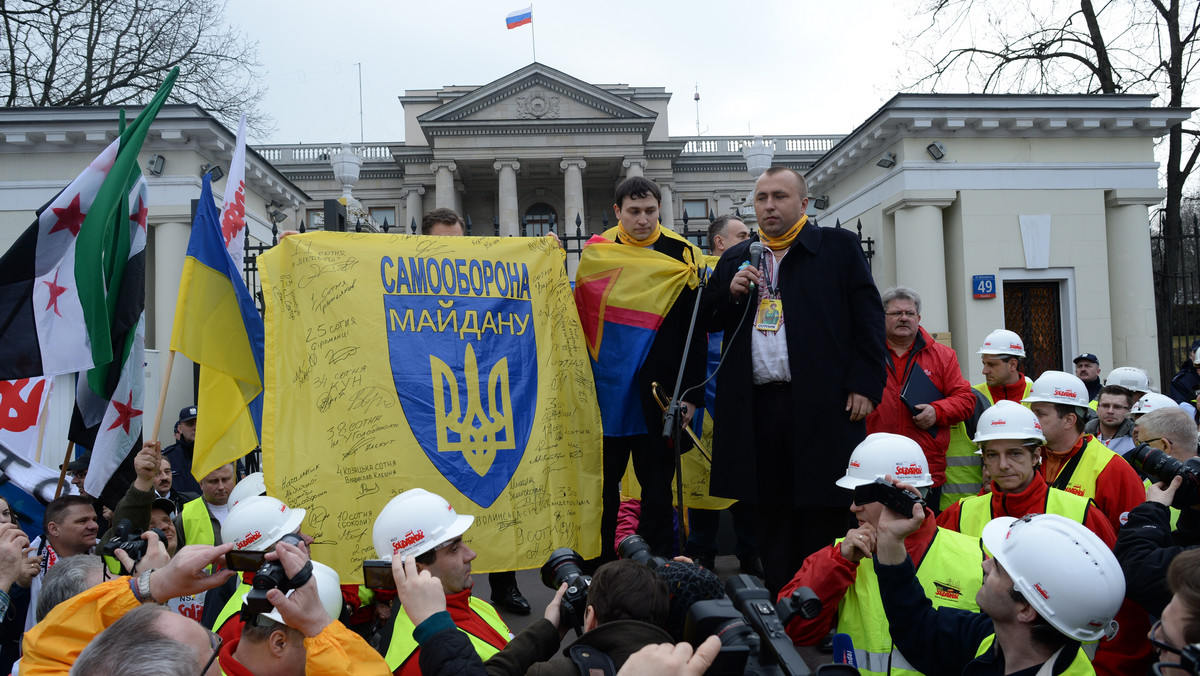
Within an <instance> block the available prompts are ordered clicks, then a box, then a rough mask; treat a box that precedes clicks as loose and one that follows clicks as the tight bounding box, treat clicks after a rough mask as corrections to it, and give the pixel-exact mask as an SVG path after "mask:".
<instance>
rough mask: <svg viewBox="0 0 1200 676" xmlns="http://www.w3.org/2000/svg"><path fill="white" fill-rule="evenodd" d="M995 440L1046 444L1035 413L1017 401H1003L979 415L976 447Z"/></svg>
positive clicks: (975, 440)
mask: <svg viewBox="0 0 1200 676" xmlns="http://www.w3.org/2000/svg"><path fill="white" fill-rule="evenodd" d="M994 439H1021V440H1028V441H1036V442H1038V443H1039V444H1044V443H1046V437H1045V435H1043V434H1042V424H1041V423H1040V422H1038V418H1037V416H1036V415H1034V414H1033V411H1030V410H1029V409H1027V408H1025V407H1024V406H1022V405H1020V404H1018V403H1017V402H1015V401H1009V400H1008V399H1001V400H1000V401H998V402H996V403H995V404H994V405H993V406H991V407H990V408H988V409H987V410H986V411H984V412H983V413H981V414H979V424H978V425H976V427H975V438H974V439H973V441H974V442H975V444H976V445H979V444H982V443H983V442H985V441H992V440H994Z"/></svg>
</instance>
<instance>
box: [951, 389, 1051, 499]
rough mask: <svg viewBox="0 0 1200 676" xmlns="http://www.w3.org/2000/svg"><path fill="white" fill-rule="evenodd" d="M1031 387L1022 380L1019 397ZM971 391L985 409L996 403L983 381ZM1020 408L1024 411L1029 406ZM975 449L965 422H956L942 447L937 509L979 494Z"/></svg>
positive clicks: (980, 476)
mask: <svg viewBox="0 0 1200 676" xmlns="http://www.w3.org/2000/svg"><path fill="white" fill-rule="evenodd" d="M1032 388H1033V382H1032V381H1031V380H1029V378H1025V394H1023V395H1021V398H1022V399H1024V398H1025V397H1028V396H1029V391H1030V390H1031V389H1032ZM972 389H974V390H976V391H978V392H979V393H980V394H982V395H983V396H984V398H985V399H987V402H988V406H991V405H993V404H995V403H996V402H995V401H993V400H992V393H991V391H989V390H988V386H987V383H986V382H983V383H979V384H978V385H973V386H972ZM1022 406H1025V407H1026V408H1028V407H1029V404H1022ZM978 449H979V447H978V446H976V445H975V442H974V441H972V440H971V437H970V436H969V435H968V434H967V423H966V422H960V423H958V424H957V425H955V426H953V427H951V428H950V445H949V446H947V447H946V483H945V484H943V485H942V500H941V503H940V505H939V509H943V510H945V509H948V508H949V507H950V505H953V504H954V503H956V502H958V501H959V500H961V499H963V498H966V497H970V496H973V495H978V494H979V491H981V490H983V461H982V458H980V456H978V455H976V454H975V451H976V450H978Z"/></svg>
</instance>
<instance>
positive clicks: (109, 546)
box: [104, 519, 167, 574]
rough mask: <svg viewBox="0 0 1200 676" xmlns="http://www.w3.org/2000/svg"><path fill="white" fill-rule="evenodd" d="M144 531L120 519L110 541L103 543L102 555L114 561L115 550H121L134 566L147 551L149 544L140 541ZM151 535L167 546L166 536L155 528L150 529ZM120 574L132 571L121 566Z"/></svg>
mask: <svg viewBox="0 0 1200 676" xmlns="http://www.w3.org/2000/svg"><path fill="white" fill-rule="evenodd" d="M144 532H145V531H140V530H137V529H135V528H134V527H133V522H132V521H130V520H129V519H121V522H120V523H118V524H117V528H116V530H114V531H113V536H112V539H111V540H109V541H108V542H106V543H104V555H105V556H108V557H111V558H113V559H114V560H116V558H117V556H116V553H117V550H118V549H120V550H123V551H124V552H125V553H126V554H128V555H129V558H131V559H133V563H134V564H135V565H136V564H137V562H138V561H141V560H142V557H143V556H145V555H146V552H147V551H149V546H150V543H149V542H147V541H146V540H143V539H142V533H144ZM150 532H151V533H154V534H156V535H158V541H159V542H161V543H163V545H164V546H166V544H167V535H166V533H163V532H162V531H161V530H159V529H157V528H151V529H150ZM121 572H122V573H124V574H129V573H132V572H133V571H129V570H125V564H121Z"/></svg>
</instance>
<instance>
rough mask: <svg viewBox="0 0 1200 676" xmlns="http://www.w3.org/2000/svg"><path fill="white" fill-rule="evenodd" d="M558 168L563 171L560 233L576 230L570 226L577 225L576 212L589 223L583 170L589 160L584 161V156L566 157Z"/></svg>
mask: <svg viewBox="0 0 1200 676" xmlns="http://www.w3.org/2000/svg"><path fill="white" fill-rule="evenodd" d="M558 168H559V169H562V172H563V215H562V232H561V233H560V234H566V233H568V232H574V230H570V229H569V228H574V227H575V216H576V214H578V215H579V217H580V218H581V219H583V222H584V223H587V214H586V213H584V204H583V170H584V169H586V168H587V162H585V161H583V158H582V157H570V158H564V159H563V161H562V162H559V163H558Z"/></svg>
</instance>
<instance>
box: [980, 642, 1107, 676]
mask: <svg viewBox="0 0 1200 676" xmlns="http://www.w3.org/2000/svg"><path fill="white" fill-rule="evenodd" d="M995 640H996V635H995V634H991V635H990V636H988V637H987V638H985V639H983V642H981V643H980V644H979V650H977V651H975V657H983V654H984V653H986V652H987V651H988V650H990V649H991V647H992V642H993V641H995ZM1039 673H1041V672H1039ZM1095 673H1096V670H1095V669H1093V668H1092V661H1091V660H1089V659H1088V656H1087V653H1085V652H1083V648H1077V649H1076V651H1075V659H1073V660H1071V663H1070V664H1069V665H1067V669H1066V671H1064V672H1062V674H1061V676H1088V675H1089V674H1090V675H1092V676H1095Z"/></svg>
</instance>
